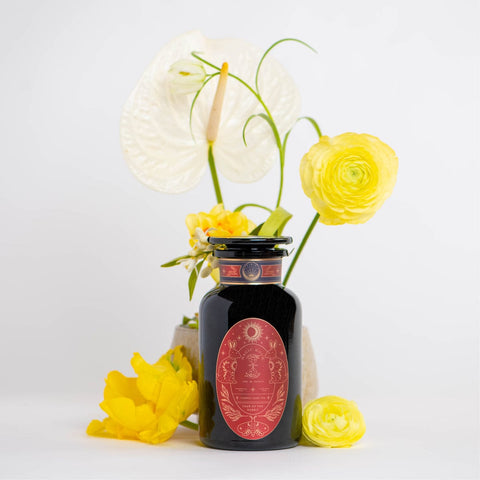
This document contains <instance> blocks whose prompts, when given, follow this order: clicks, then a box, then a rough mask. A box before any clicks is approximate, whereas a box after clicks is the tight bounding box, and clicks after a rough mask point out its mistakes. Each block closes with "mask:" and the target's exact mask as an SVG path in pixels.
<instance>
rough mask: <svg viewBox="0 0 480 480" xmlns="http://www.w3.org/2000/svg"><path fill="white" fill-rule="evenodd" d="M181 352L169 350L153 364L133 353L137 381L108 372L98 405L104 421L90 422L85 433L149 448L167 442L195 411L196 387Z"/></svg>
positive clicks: (115, 372)
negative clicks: (119, 439)
mask: <svg viewBox="0 0 480 480" xmlns="http://www.w3.org/2000/svg"><path fill="white" fill-rule="evenodd" d="M181 349H182V347H181V346H177V347H175V348H174V349H172V350H169V351H168V352H167V353H166V354H165V355H163V356H162V357H161V358H160V359H159V360H158V361H157V362H156V363H154V364H149V363H147V362H146V361H145V360H144V359H143V358H142V357H141V356H140V354H138V353H135V354H134V355H133V358H132V366H133V369H134V370H135V373H136V374H137V375H138V377H137V378H135V377H133V378H130V377H125V376H124V375H122V374H121V373H120V372H117V371H113V372H110V373H109V374H108V376H107V378H106V380H105V383H106V387H105V390H104V400H103V402H101V403H100V407H101V408H102V410H103V411H104V412H105V413H107V415H108V417H107V418H105V419H104V420H103V421H100V420H93V421H92V422H90V425H89V426H88V428H87V433H88V434H89V435H94V436H102V437H116V438H129V439H136V440H141V441H143V442H147V443H153V444H156V443H160V442H164V441H165V440H168V439H169V438H170V437H171V436H172V435H173V434H174V432H175V430H176V429H177V427H178V425H179V423H181V422H183V421H184V420H186V419H187V418H188V417H189V416H190V415H191V414H192V413H193V412H195V411H196V410H197V409H198V388H197V383H196V382H195V381H193V380H192V367H191V365H190V363H189V362H188V360H187V358H186V357H185V356H184V355H183V352H182V350H181Z"/></svg>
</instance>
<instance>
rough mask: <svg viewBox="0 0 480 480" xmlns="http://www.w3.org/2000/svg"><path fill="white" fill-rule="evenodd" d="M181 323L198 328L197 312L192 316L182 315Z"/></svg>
mask: <svg viewBox="0 0 480 480" xmlns="http://www.w3.org/2000/svg"><path fill="white" fill-rule="evenodd" d="M182 325H184V326H186V327H189V328H194V329H198V313H196V314H195V315H194V316H193V317H192V318H189V317H187V316H186V315H184V316H183V320H182Z"/></svg>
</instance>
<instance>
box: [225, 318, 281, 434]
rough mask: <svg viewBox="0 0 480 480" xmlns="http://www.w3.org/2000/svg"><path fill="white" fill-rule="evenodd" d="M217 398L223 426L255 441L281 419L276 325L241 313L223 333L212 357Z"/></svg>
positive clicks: (278, 337) (278, 348)
mask: <svg viewBox="0 0 480 480" xmlns="http://www.w3.org/2000/svg"><path fill="white" fill-rule="evenodd" d="M216 377H217V379H216V384H217V398H218V404H219V405H220V411H221V412H222V416H223V418H224V419H225V421H226V422H227V425H228V426H229V427H230V428H231V429H232V430H233V431H234V432H235V433H236V434H237V435H238V436H240V437H242V438H245V439H247V440H258V439H260V438H264V437H266V436H267V435H268V434H270V433H271V432H272V431H273V430H274V429H275V427H276V426H277V425H278V422H279V421H280V419H281V418H282V415H283V411H284V410H285V404H286V402H287V394H288V362H287V353H286V351H285V347H284V345H283V342H282V339H281V337H280V335H279V333H278V332H277V330H275V328H274V327H273V326H272V325H271V324H270V323H268V322H266V321H265V320H262V319H260V318H245V319H244V320H241V321H240V322H238V323H236V324H235V325H234V326H233V327H232V328H231V329H230V330H229V331H228V332H227V334H226V335H225V337H224V339H223V341H222V344H221V345H220V350H219V352H218V358H217V372H216Z"/></svg>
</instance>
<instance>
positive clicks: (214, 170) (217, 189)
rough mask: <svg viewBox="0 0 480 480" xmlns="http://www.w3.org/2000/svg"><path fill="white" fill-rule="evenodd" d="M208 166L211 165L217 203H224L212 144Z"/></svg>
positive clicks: (209, 150)
mask: <svg viewBox="0 0 480 480" xmlns="http://www.w3.org/2000/svg"><path fill="white" fill-rule="evenodd" d="M208 166H209V167H210V173H211V174H212V181H213V188H214V189H215V196H216V197H217V203H223V198H222V192H221V190H220V184H219V183H218V175H217V168H216V167H215V159H214V158H213V150H212V145H209V146H208Z"/></svg>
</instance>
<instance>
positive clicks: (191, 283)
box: [188, 260, 205, 300]
mask: <svg viewBox="0 0 480 480" xmlns="http://www.w3.org/2000/svg"><path fill="white" fill-rule="evenodd" d="M204 261H205V260H201V261H200V262H198V263H197V264H196V265H195V268H194V269H193V270H192V273H191V274H190V277H188V295H189V300H192V297H193V292H194V291H195V285H196V284H197V280H198V274H199V273H200V270H201V269H202V265H203V262H204Z"/></svg>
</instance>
